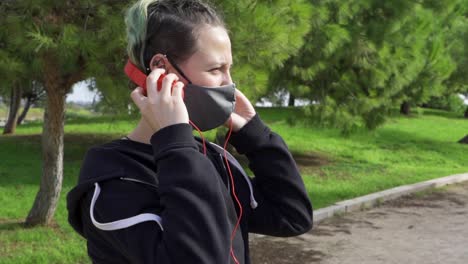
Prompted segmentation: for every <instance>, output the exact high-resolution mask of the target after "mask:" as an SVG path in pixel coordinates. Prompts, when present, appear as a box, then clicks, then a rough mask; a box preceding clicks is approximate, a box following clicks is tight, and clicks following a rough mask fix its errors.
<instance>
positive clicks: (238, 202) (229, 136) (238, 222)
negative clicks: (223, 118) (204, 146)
mask: <svg viewBox="0 0 468 264" xmlns="http://www.w3.org/2000/svg"><path fill="white" fill-rule="evenodd" d="M231 134H232V118H231V119H229V133H228V136H227V137H226V141H225V142H224V160H225V161H226V165H227V169H228V172H229V176H230V177H231V186H232V194H233V195H234V198H235V200H236V202H237V205H238V206H239V217H238V218H237V222H236V226H235V227H234V230H232V234H231V256H232V258H233V259H234V261H235V262H236V264H239V261H238V260H237V258H236V256H235V255H234V251H233V249H232V241H233V240H234V237H235V235H236V231H237V228H238V227H239V224H240V221H241V218H242V205H241V203H240V201H239V198H238V197H237V195H236V189H235V187H234V177H233V176H232V172H231V166H229V161H228V157H227V151H226V148H227V144H228V143H229V139H230V138H231Z"/></svg>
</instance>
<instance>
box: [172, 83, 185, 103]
mask: <svg viewBox="0 0 468 264" xmlns="http://www.w3.org/2000/svg"><path fill="white" fill-rule="evenodd" d="M173 89H174V90H173V91H172V96H174V97H176V98H179V97H180V98H182V99H183V97H184V95H183V93H184V83H183V82H177V83H176V84H175V85H174V88H173Z"/></svg>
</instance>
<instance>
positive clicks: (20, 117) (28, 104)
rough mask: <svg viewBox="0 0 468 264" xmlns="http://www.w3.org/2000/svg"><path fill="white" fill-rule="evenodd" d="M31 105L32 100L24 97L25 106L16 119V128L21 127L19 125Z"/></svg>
mask: <svg viewBox="0 0 468 264" xmlns="http://www.w3.org/2000/svg"><path fill="white" fill-rule="evenodd" d="M31 104H32V98H31V97H30V96H28V97H26V104H25V105H24V108H23V112H21V115H20V116H19V117H18V121H17V122H16V124H17V125H18V126H19V125H21V123H23V120H24V119H25V118H26V115H27V114H28V111H29V108H30V107H31Z"/></svg>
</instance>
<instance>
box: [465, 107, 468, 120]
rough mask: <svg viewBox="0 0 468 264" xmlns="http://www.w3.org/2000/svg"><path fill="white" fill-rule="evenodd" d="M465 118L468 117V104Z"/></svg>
mask: <svg viewBox="0 0 468 264" xmlns="http://www.w3.org/2000/svg"><path fill="white" fill-rule="evenodd" d="M465 118H468V106H467V107H466V110H465Z"/></svg>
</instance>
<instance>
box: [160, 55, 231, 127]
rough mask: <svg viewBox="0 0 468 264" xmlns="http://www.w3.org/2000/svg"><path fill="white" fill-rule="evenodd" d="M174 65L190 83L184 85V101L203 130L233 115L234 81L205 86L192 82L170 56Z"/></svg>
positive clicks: (191, 118) (218, 124)
mask: <svg viewBox="0 0 468 264" xmlns="http://www.w3.org/2000/svg"><path fill="white" fill-rule="evenodd" d="M167 59H168V60H169V62H170V63H171V64H172V66H173V67H174V68H175V69H176V70H177V71H178V72H179V73H180V75H182V77H184V78H185V79H186V80H187V81H188V84H187V85H186V86H185V87H184V102H185V105H186V106H187V111H188V114H189V118H190V121H192V122H193V123H194V124H195V125H196V126H197V127H198V128H199V129H200V130H201V131H207V130H210V129H213V128H216V127H218V126H221V125H222V124H224V123H225V122H226V121H227V120H229V118H230V117H231V114H232V112H233V111H234V107H235V105H236V96H235V92H236V85H235V84H234V83H232V84H228V85H224V86H219V87H205V86H199V85H195V84H192V82H191V81H190V80H189V79H188V78H187V76H185V74H184V73H183V72H182V71H181V70H180V68H179V67H178V66H177V64H175V63H174V62H173V61H172V60H171V59H170V58H169V57H167Z"/></svg>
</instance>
